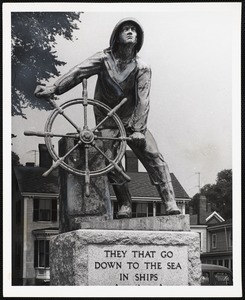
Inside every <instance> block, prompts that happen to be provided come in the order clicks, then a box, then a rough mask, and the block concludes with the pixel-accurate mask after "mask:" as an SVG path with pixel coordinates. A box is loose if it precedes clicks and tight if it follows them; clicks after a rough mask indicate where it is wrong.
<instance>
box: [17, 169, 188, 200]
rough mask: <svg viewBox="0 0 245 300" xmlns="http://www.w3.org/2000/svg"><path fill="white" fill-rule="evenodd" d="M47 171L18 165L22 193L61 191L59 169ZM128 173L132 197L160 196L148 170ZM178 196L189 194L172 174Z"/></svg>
mask: <svg viewBox="0 0 245 300" xmlns="http://www.w3.org/2000/svg"><path fill="white" fill-rule="evenodd" d="M45 171H46V169H45V168H40V167H26V166H17V167H15V168H14V173H15V176H16V178H17V182H18V186H19V189H20V192H21V193H59V189H58V170H55V171H53V172H52V173H51V174H50V175H49V176H47V177H43V176H42V174H43V173H44V172H45ZM127 174H128V175H129V176H130V177H131V179H132V180H131V181H130V182H129V189H130V193H131V196H132V197H153V198H159V199H160V197H159V194H158V192H157V189H156V187H155V186H153V185H152V184H151V181H150V178H149V176H148V174H147V173H146V172H139V173H138V172H134V173H129V172H127ZM170 175H171V179H172V184H173V188H174V192H175V196H176V198H181V199H187V200H189V199H190V198H189V196H188V194H187V193H186V191H185V190H184V188H183V187H182V185H181V184H180V182H179V181H178V179H177V178H176V177H175V175H174V174H173V173H171V174H170ZM110 192H111V195H112V196H114V195H115V194H114V192H113V188H112V186H111V185H110Z"/></svg>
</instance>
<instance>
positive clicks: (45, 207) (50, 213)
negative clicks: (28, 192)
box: [33, 198, 57, 222]
mask: <svg viewBox="0 0 245 300" xmlns="http://www.w3.org/2000/svg"><path fill="white" fill-rule="evenodd" d="M33 201H34V202H33V221H53V222H56V221H57V199H40V198H34V199H33Z"/></svg>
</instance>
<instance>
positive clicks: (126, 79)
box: [34, 18, 180, 218]
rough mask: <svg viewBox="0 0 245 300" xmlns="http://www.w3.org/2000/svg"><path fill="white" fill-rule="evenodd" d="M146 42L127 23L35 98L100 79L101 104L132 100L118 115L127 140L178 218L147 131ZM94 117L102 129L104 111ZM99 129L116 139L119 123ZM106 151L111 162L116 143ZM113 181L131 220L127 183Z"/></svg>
mask: <svg viewBox="0 0 245 300" xmlns="http://www.w3.org/2000/svg"><path fill="white" fill-rule="evenodd" d="M143 40H144V32H143V29H142V26H141V25H140V24H139V22H138V21H137V20H135V19H133V18H126V19H123V20H121V21H120V22H118V24H117V25H116V26H115V28H114V30H113V32H112V35H111V38H110V47H109V48H107V49H105V50H104V51H100V52H97V53H96V54H94V55H93V56H91V57H89V58H88V59H86V60H85V61H83V62H82V63H80V64H78V65H77V66H75V67H74V68H73V69H71V70H70V71H69V72H68V73H67V74H65V75H64V76H62V77H61V78H60V79H58V80H57V81H56V82H55V84H54V85H52V86H40V85H38V86H37V88H36V90H35V92H34V93H35V96H36V97H52V96H53V95H60V94H63V93H65V92H66V91H68V90H70V89H71V88H73V87H74V86H76V85H77V84H79V83H81V82H82V80H83V79H84V78H89V77H91V76H93V75H98V80H97V84H96V88H95V96H94V98H95V99H96V100H99V101H101V102H103V103H105V104H107V105H108V106H109V107H111V108H113V107H115V106H116V105H117V104H118V103H119V102H120V101H121V100H122V99H123V98H125V97H126V98H127V99H128V101H127V102H126V103H125V104H124V105H123V107H121V108H120V109H119V110H118V111H117V114H118V116H119V117H120V118H121V120H122V122H123V125H124V127H125V130H126V133H127V136H129V137H131V140H129V141H128V142H127V143H128V145H129V147H130V148H131V149H132V150H133V152H134V153H135V155H136V156H137V157H138V159H139V160H140V161H141V162H142V164H143V165H144V167H145V168H146V170H147V172H148V174H149V176H150V179H151V182H152V184H154V185H156V187H157V190H158V192H159V195H160V197H161V199H162V200H163V203H164V204H165V207H166V212H167V214H169V215H176V214H180V210H179V209H178V207H177V205H176V201H175V195H174V191H173V186H172V183H171V177H170V173H169V170H168V166H167V164H166V162H165V161H164V159H163V157H162V155H161V153H159V150H158V147H157V144H156V142H155V140H154V138H153V136H152V134H151V133H150V131H149V130H148V129H147V118H148V113H149V102H150V97H149V95H150V86H151V69H150V67H149V66H148V65H147V64H146V63H144V62H143V61H142V60H141V59H140V58H139V56H138V52H139V51H140V49H141V47H142V45H143ZM94 114H95V119H96V123H97V124H98V123H99V122H100V121H101V120H102V119H103V118H104V115H103V112H102V111H101V110H100V108H98V107H96V108H95V109H94ZM100 130H101V132H102V135H103V134H105V133H106V135H107V136H112V137H114V136H116V135H117V133H118V129H116V128H115V124H114V123H113V122H111V121H110V120H109V119H108V120H107V121H106V122H104V123H103V125H102V128H100ZM106 146H107V150H106V151H107V155H109V156H111V157H112V156H113V155H114V154H115V152H116V151H117V145H116V142H115V141H109V142H107V144H106ZM108 179H109V181H110V182H111V184H112V185H113V189H114V191H115V194H116V197H117V200H118V206H119V211H118V218H130V217H131V214H132V211H131V202H132V200H131V196H130V192H129V189H128V184H127V183H126V181H125V180H124V179H122V177H121V175H120V174H119V173H118V172H116V171H115V170H112V171H110V172H109V173H108Z"/></svg>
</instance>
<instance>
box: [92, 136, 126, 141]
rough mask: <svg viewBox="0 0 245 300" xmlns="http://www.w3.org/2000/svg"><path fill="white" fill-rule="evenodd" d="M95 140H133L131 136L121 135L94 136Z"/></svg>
mask: <svg viewBox="0 0 245 300" xmlns="http://www.w3.org/2000/svg"><path fill="white" fill-rule="evenodd" d="M94 139H95V140H112V141H132V139H131V137H126V136H120V137H109V136H96V135H95V136H94Z"/></svg>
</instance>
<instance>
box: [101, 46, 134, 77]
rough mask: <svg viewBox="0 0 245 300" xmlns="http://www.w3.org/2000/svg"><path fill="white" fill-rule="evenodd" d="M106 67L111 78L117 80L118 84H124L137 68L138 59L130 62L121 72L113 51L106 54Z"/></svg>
mask: <svg viewBox="0 0 245 300" xmlns="http://www.w3.org/2000/svg"><path fill="white" fill-rule="evenodd" d="M105 65H106V67H107V70H108V72H109V74H110V76H111V77H112V78H113V79H115V80H116V81H117V82H118V83H121V82H123V81H124V80H126V79H127V78H128V76H129V75H130V74H131V73H132V72H133V71H134V69H135V68H136V65H137V63H136V59H135V58H133V59H132V60H130V61H129V62H128V63H127V64H126V67H125V69H124V70H123V71H120V70H119V69H118V67H117V63H116V59H115V58H114V56H113V54H112V52H111V51H107V52H106V59H105Z"/></svg>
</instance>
